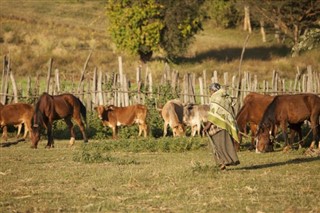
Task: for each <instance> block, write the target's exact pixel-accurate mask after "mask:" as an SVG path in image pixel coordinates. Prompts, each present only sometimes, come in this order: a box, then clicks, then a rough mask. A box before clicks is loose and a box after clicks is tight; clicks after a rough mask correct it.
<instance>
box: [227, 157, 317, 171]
mask: <svg viewBox="0 0 320 213" xmlns="http://www.w3.org/2000/svg"><path fill="white" fill-rule="evenodd" d="M313 161H320V157H310V158H295V159H291V160H288V161H284V162H275V163H267V164H260V165H252V166H246V167H241V168H233V169H232V170H255V169H264V168H271V167H275V166H283V165H288V164H301V163H308V162H313ZM230 170H231V169H230Z"/></svg>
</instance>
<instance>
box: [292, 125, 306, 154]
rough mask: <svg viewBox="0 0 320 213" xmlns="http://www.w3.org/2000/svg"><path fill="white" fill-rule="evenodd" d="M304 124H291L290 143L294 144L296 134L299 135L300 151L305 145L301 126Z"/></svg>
mask: <svg viewBox="0 0 320 213" xmlns="http://www.w3.org/2000/svg"><path fill="white" fill-rule="evenodd" d="M302 124H303V122H300V123H297V124H289V129H290V143H291V144H293V143H294V138H295V133H297V134H298V137H299V149H300V148H301V147H302V146H303V145H304V141H302V130H301V125H302Z"/></svg>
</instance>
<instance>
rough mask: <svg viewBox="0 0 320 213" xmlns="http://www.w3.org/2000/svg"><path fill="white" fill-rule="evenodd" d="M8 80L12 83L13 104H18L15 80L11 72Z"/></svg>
mask: <svg viewBox="0 0 320 213" xmlns="http://www.w3.org/2000/svg"><path fill="white" fill-rule="evenodd" d="M10 79H11V83H12V91H13V96H14V97H13V100H14V102H15V103H18V102H19V99H18V89H17V84H16V80H15V79H14V76H13V72H12V71H11V72H10Z"/></svg>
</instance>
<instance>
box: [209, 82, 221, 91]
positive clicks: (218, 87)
mask: <svg viewBox="0 0 320 213" xmlns="http://www.w3.org/2000/svg"><path fill="white" fill-rule="evenodd" d="M220 88H221V85H220V84H218V83H212V84H211V85H210V86H209V89H210V90H211V91H218V90H219V89H220Z"/></svg>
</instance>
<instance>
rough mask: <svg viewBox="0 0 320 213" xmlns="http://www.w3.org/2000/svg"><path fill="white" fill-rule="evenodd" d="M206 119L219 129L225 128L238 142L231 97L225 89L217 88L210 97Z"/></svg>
mask: <svg viewBox="0 0 320 213" xmlns="http://www.w3.org/2000/svg"><path fill="white" fill-rule="evenodd" d="M208 120H209V121H210V122H211V123H213V124H214V125H216V126H218V127H219V128H221V129H225V130H226V131H227V132H228V133H229V134H230V135H231V137H232V138H233V139H234V140H235V141H237V142H238V143H239V137H238V126H237V123H236V120H235V116H234V112H233V108H232V99H231V97H230V95H228V94H227V92H226V90H225V89H222V88H221V89H219V90H218V91H216V92H215V93H213V94H212V95H211V97H210V111H209V112H208Z"/></svg>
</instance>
